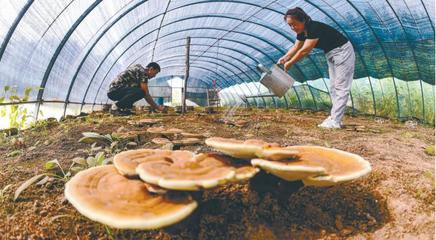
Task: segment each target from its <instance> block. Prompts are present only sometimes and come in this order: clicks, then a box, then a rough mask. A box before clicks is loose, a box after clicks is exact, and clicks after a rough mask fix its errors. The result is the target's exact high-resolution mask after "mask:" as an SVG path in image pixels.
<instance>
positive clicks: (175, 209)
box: [65, 165, 197, 230]
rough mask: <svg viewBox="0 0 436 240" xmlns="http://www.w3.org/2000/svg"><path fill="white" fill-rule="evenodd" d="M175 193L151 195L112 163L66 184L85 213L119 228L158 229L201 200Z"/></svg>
mask: <svg viewBox="0 0 436 240" xmlns="http://www.w3.org/2000/svg"><path fill="white" fill-rule="evenodd" d="M174 194H177V196H171V195H168V194H167V195H155V194H151V193H149V192H148V191H147V188H146V186H145V184H144V183H143V182H142V181H140V180H134V179H128V178H126V177H124V176H122V175H121V174H119V173H118V171H117V170H116V168H115V167H114V166H112V165H105V166H98V167H93V168H89V169H87V170H84V171H81V172H79V173H78V174H76V175H75V176H74V177H72V178H71V179H70V181H68V182H67V183H66V185H65V197H66V199H68V201H69V202H70V203H71V204H72V205H73V206H74V207H75V208H76V209H77V210H78V211H79V212H80V213H81V214H82V215H84V216H86V217H88V218H89V219H91V220H94V221H97V222H100V223H102V224H106V225H108V226H110V227H114V228H119V229H143V230H148V229H157V228H162V227H165V226H168V225H171V224H174V223H177V222H179V221H181V220H182V219H184V218H186V217H187V216H189V215H190V214H191V213H192V212H193V211H194V209H195V208H196V207H197V202H196V201H194V200H193V199H192V198H191V196H189V194H187V193H174Z"/></svg>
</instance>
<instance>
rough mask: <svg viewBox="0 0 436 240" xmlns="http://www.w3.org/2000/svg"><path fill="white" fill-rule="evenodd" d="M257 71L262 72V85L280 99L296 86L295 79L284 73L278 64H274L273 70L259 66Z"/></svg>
mask: <svg viewBox="0 0 436 240" xmlns="http://www.w3.org/2000/svg"><path fill="white" fill-rule="evenodd" d="M257 69H258V70H259V71H260V72H262V75H261V76H260V83H262V85H264V86H265V87H266V88H268V89H269V91H270V92H272V93H273V94H274V95H276V96H278V97H283V96H284V95H285V94H286V92H287V91H288V90H289V88H291V87H292V86H293V85H294V82H295V80H294V78H292V77H291V76H290V75H289V74H287V73H286V72H285V71H283V70H282V69H281V68H280V67H279V66H278V65H277V64H274V65H273V66H272V67H271V69H267V68H266V67H264V66H263V65H262V64H259V65H257Z"/></svg>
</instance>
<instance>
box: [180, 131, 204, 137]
mask: <svg viewBox="0 0 436 240" xmlns="http://www.w3.org/2000/svg"><path fill="white" fill-rule="evenodd" d="M181 135H182V136H183V137H186V138H205V137H206V136H205V135H203V134H201V133H188V132H182V133H181Z"/></svg>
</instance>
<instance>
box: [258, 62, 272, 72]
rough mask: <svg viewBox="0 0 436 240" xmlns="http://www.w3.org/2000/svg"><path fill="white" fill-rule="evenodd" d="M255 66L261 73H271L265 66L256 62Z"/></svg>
mask: <svg viewBox="0 0 436 240" xmlns="http://www.w3.org/2000/svg"><path fill="white" fill-rule="evenodd" d="M256 68H257V70H258V71H259V72H262V73H269V74H271V70H269V69H268V68H266V67H265V66H263V65H262V64H258V65H257V66H256Z"/></svg>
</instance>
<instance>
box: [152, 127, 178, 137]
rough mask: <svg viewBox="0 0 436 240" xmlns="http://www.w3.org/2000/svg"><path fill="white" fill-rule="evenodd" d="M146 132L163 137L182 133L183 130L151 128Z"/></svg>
mask: <svg viewBox="0 0 436 240" xmlns="http://www.w3.org/2000/svg"><path fill="white" fill-rule="evenodd" d="M147 132H149V133H152V134H160V135H164V136H172V135H175V134H180V133H182V132H183V130H181V129H178V128H168V129H166V128H164V127H151V128H148V129H147Z"/></svg>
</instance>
